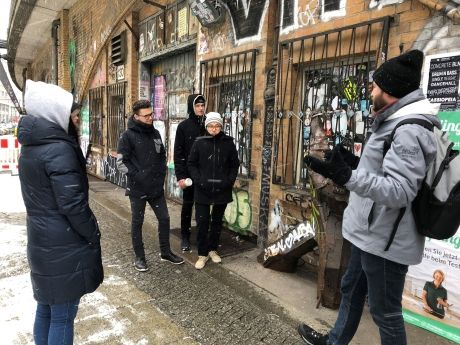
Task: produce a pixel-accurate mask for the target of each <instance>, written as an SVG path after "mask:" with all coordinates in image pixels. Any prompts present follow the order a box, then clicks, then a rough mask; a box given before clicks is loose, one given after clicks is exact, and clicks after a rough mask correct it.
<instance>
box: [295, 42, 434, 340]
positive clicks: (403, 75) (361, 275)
mask: <svg viewBox="0 0 460 345" xmlns="http://www.w3.org/2000/svg"><path fill="white" fill-rule="evenodd" d="M422 64H423V53H422V52H421V51H419V50H412V51H409V52H407V53H405V54H402V55H400V56H398V57H395V58H393V59H390V60H388V61H386V62H384V63H383V64H382V65H381V66H380V67H379V68H378V69H377V70H376V71H375V73H374V76H373V79H374V81H373V90H372V94H371V97H372V101H373V116H374V123H373V125H372V133H371V135H370V136H369V138H368V141H367V142H366V146H365V149H364V151H363V154H362V156H361V159H360V160H359V163H358V165H357V166H352V164H351V163H350V162H355V161H357V159H353V158H355V157H354V156H353V155H352V154H351V153H349V152H344V150H343V148H342V149H341V148H340V147H336V148H334V150H333V151H332V153H331V154H330V155H329V158H328V159H327V160H326V161H322V160H319V159H317V158H315V157H311V156H307V157H306V158H305V163H306V164H307V166H308V167H309V168H311V169H312V170H313V171H315V172H317V173H319V174H321V175H323V176H325V177H328V178H330V179H332V180H333V181H334V182H335V183H336V184H339V185H342V186H345V187H346V188H347V189H348V190H349V191H350V198H349V201H348V206H347V208H346V209H345V212H344V216H343V222H342V232H343V237H344V238H345V239H347V240H348V241H350V242H351V257H350V262H349V264H348V268H347V271H346V273H345V275H344V277H343V279H342V286H341V292H342V299H341V302H340V308H339V314H338V317H337V321H336V323H335V325H334V327H333V328H332V329H331V330H330V332H329V333H328V334H325V335H323V334H320V333H318V332H316V331H315V330H313V329H312V328H310V327H309V326H307V325H304V324H302V325H300V326H299V329H298V331H299V333H300V335H301V337H302V338H303V340H304V341H305V342H307V343H309V344H348V343H349V342H350V341H351V339H352V338H353V336H354V334H355V332H356V330H357V328H358V325H359V320H360V318H361V314H362V311H363V307H364V303H365V299H366V295H368V301H369V306H370V312H371V315H372V318H373V320H374V322H375V323H376V324H377V326H378V327H379V332H380V339H381V343H382V344H392V345H399V344H406V342H407V341H406V333H405V328H404V320H403V317H402V306H401V300H402V293H403V288H404V281H405V276H406V273H407V269H408V265H415V264H418V263H420V262H421V260H422V256H423V250H424V244H425V238H424V237H423V236H421V235H419V234H418V232H417V230H416V226H415V221H414V218H413V215H412V212H411V203H412V201H413V200H414V199H415V197H416V195H417V192H418V190H419V189H420V187H421V185H422V181H423V179H424V177H425V175H426V172H427V168H428V165H429V164H430V163H431V161H432V160H433V159H434V157H435V155H436V142H435V138H434V134H433V133H432V132H431V131H429V130H428V129H425V128H424V127H422V126H420V125H417V124H406V125H404V126H401V127H399V128H398V129H397V130H396V132H395V136H394V138H393V141H392V143H391V146H390V148H389V150H388V151H387V153H386V154H384V149H383V146H384V142H385V140H386V139H387V138H389V136H390V134H391V132H392V130H393V128H395V126H396V125H397V124H398V123H399V122H400V121H402V120H404V119H407V118H420V119H425V120H428V121H430V122H431V123H432V124H433V125H434V126H436V127H438V128H440V121H439V120H438V119H437V117H436V115H437V113H438V110H439V105H434V104H431V103H430V102H429V101H428V100H427V99H426V98H425V96H424V95H423V93H422V90H421V89H419V85H420V79H421V68H422ZM404 207H405V208H406V211H405V212H400V210H401V209H402V208H404ZM394 227H397V231H396V233H395V235H394V238H393V239H391V234H392V232H393V228H394Z"/></svg>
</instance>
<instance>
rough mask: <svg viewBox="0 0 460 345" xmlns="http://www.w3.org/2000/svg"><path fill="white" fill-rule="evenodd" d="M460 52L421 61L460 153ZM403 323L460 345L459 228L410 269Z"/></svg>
mask: <svg viewBox="0 0 460 345" xmlns="http://www.w3.org/2000/svg"><path fill="white" fill-rule="evenodd" d="M459 76H460V51H459V52H456V53H447V54H438V55H429V56H426V57H425V66H424V70H423V90H424V92H425V94H426V96H427V98H428V100H429V101H430V102H432V103H440V104H441V110H440V112H439V114H438V116H439V119H440V120H441V123H442V129H443V130H444V131H446V132H447V133H448V135H449V138H450V140H452V141H453V142H454V143H455V147H454V148H455V149H457V150H458V149H460V140H459V136H460V88H459ZM403 313H404V319H405V321H406V322H408V323H411V324H413V325H415V326H418V327H421V328H424V329H426V330H428V331H431V332H433V333H436V334H438V335H440V336H442V337H445V338H447V339H449V340H452V341H454V342H456V343H460V229H459V230H458V231H457V233H456V234H455V235H454V236H453V237H451V238H450V239H448V240H443V241H439V240H433V239H430V238H427V239H426V242H425V251H424V255H423V260H422V262H421V263H420V264H419V265H416V266H410V267H409V271H408V273H407V277H406V283H405V286H404V294H403Z"/></svg>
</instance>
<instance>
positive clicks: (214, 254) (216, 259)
mask: <svg viewBox="0 0 460 345" xmlns="http://www.w3.org/2000/svg"><path fill="white" fill-rule="evenodd" d="M209 257H210V258H211V260H212V262H214V263H216V264H220V263H221V262H222V259H221V258H220V256H219V254H217V252H216V251H215V250H211V251H210V252H209Z"/></svg>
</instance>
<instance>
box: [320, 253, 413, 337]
mask: <svg viewBox="0 0 460 345" xmlns="http://www.w3.org/2000/svg"><path fill="white" fill-rule="evenodd" d="M406 273H407V265H401V264H398V263H396V262H393V261H390V260H386V259H384V258H381V257H379V256H376V255H372V254H369V253H366V252H364V251H362V250H361V249H359V248H357V247H355V246H354V245H352V246H351V257H350V262H349V263H348V268H347V271H346V272H345V275H344V276H343V278H342V285H341V293H342V299H341V301H340V307H339V314H338V316H337V320H336V322H335V325H334V327H333V328H332V330H331V331H330V332H329V339H328V344H331V345H342V344H348V343H349V342H350V341H351V339H353V336H354V335H355V333H356V330H357V329H358V325H359V321H360V320H361V315H362V313H363V308H364V303H365V300H366V295H368V298H369V307H370V313H371V315H372V319H373V320H374V322H375V323H376V324H377V326H378V327H379V332H380V341H381V344H382V345H406V344H407V342H406V330H405V328H404V319H403V317H402V306H401V300H402V293H403V289H404V280H405V278H406Z"/></svg>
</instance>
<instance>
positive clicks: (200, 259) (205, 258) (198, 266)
mask: <svg viewBox="0 0 460 345" xmlns="http://www.w3.org/2000/svg"><path fill="white" fill-rule="evenodd" d="M208 260H209V256H201V255H200V256H199V257H198V260H197V262H196V263H195V268H196V269H197V270H201V269H202V268H203V267H204V265H206V262H208Z"/></svg>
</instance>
